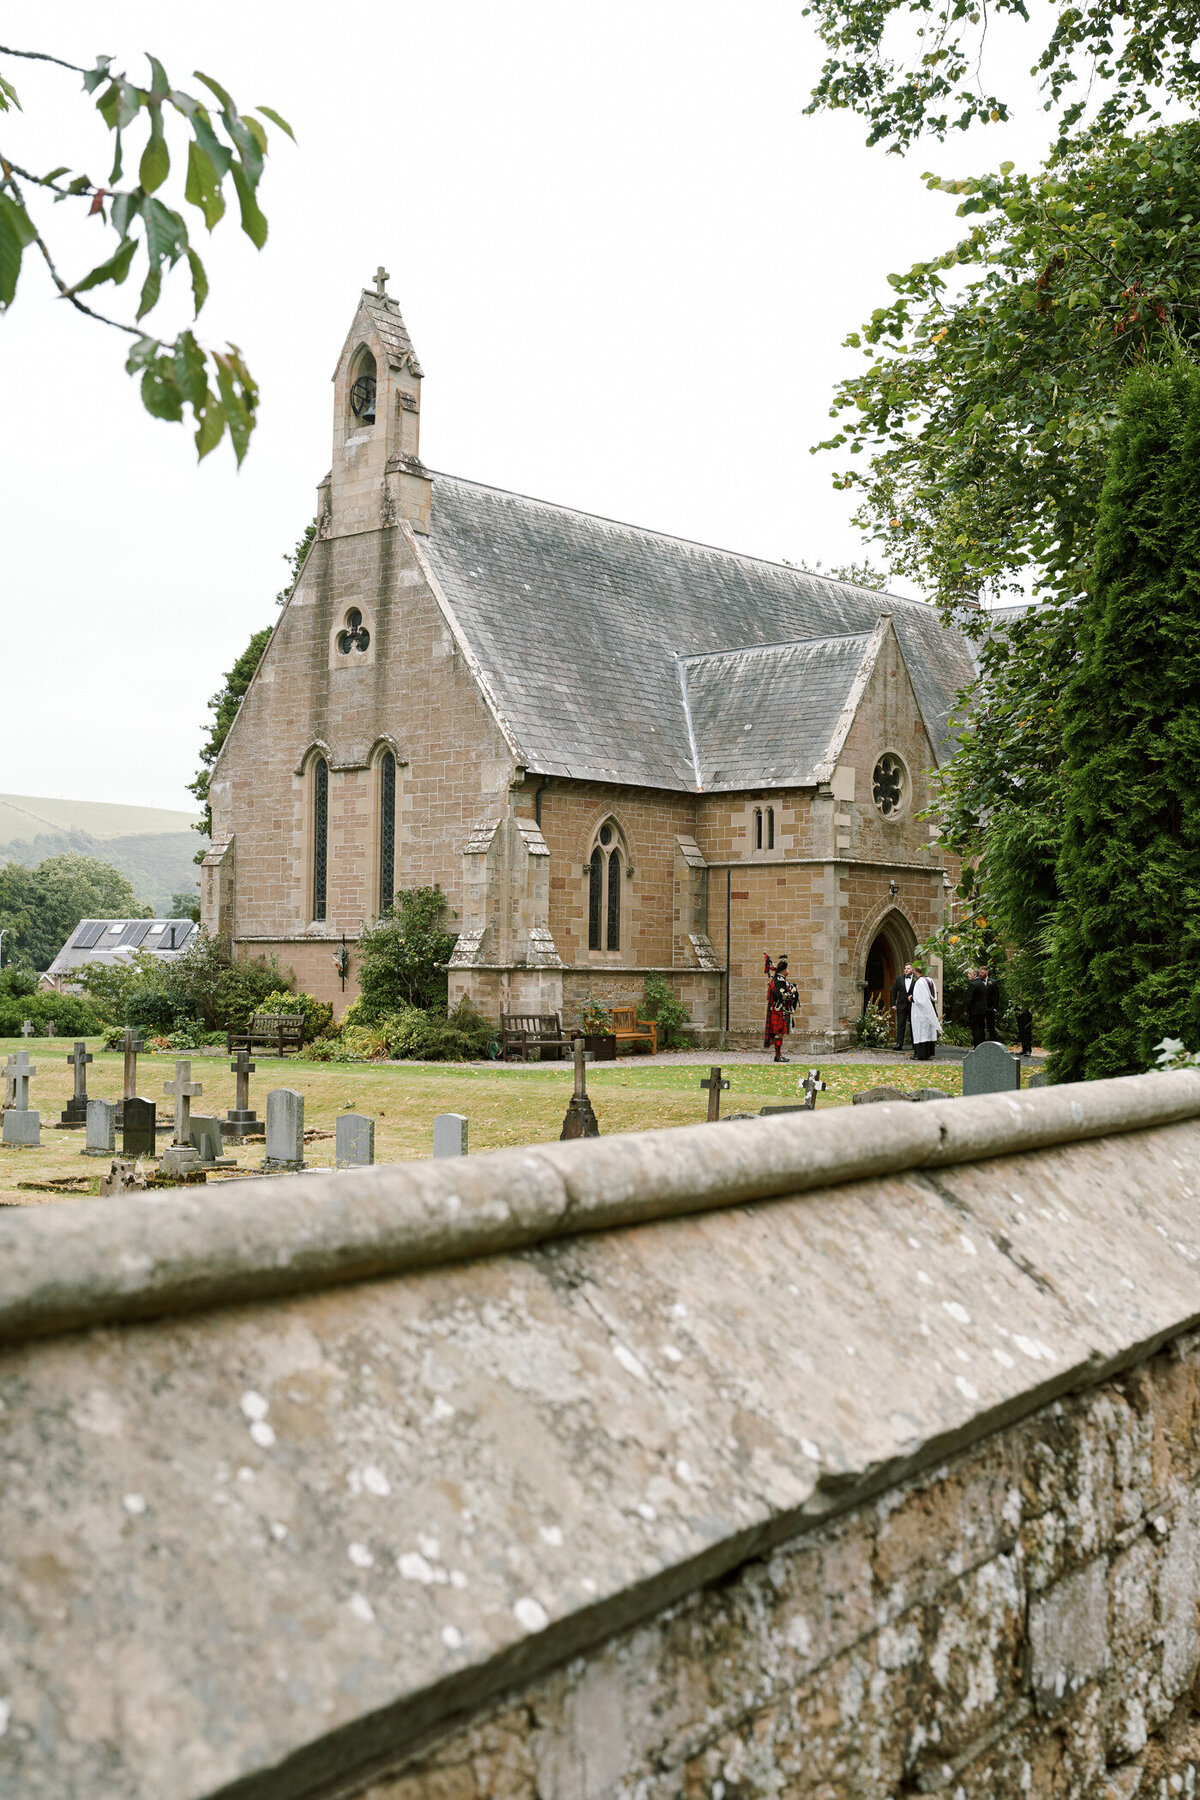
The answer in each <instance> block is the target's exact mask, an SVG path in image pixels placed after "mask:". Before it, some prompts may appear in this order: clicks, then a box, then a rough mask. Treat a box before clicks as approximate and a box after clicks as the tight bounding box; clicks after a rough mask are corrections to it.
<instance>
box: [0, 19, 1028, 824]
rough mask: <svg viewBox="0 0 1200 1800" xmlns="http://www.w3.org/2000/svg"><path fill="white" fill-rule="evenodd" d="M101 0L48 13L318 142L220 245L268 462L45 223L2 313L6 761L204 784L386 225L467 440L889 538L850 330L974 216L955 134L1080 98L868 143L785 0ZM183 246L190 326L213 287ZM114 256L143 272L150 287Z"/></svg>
mask: <svg viewBox="0 0 1200 1800" xmlns="http://www.w3.org/2000/svg"><path fill="white" fill-rule="evenodd" d="M103 11H104V13H105V14H107V15H108V16H107V17H106V18H105V19H104V20H103V22H98V19H99V17H100V15H99V13H98V10H97V8H96V7H95V6H94V5H86V6H85V5H83V4H67V3H58V0H43V3H42V5H41V6H39V7H38V8H37V9H32V8H25V9H22V16H23V19H24V21H25V25H24V32H23V34H21V35H18V36H17V37H16V38H15V40H14V41H16V42H17V43H19V44H20V45H21V47H23V48H34V49H43V50H49V51H52V52H54V53H55V54H58V55H61V56H64V57H66V58H68V59H70V60H72V61H76V62H80V63H89V62H90V61H91V60H92V58H93V57H94V56H95V55H96V54H97V53H99V52H101V51H104V52H109V53H112V54H113V55H114V56H115V57H117V58H119V59H125V60H126V62H127V63H128V65H129V66H130V69H131V72H132V73H133V74H134V75H135V78H141V77H142V76H143V73H144V70H145V65H144V63H143V62H142V61H141V55H140V53H141V52H142V51H144V50H146V49H149V50H152V51H153V52H154V53H155V54H156V55H157V56H159V58H160V59H161V60H162V61H163V62H164V63H165V65H166V68H167V71H168V74H169V75H170V77H171V79H172V81H173V82H175V83H176V85H178V86H181V87H190V88H192V89H193V90H195V89H196V87H197V84H196V83H195V81H194V79H193V77H192V71H193V70H194V69H197V68H200V69H203V70H204V71H205V72H206V73H209V74H213V75H215V76H216V78H217V79H218V80H219V81H221V82H223V83H224V85H225V86H227V87H228V88H229V89H230V90H231V92H232V93H233V95H234V97H235V99H236V100H237V102H238V103H239V105H241V106H243V107H246V108H249V107H250V106H252V105H255V104H258V103H264V102H265V103H266V104H268V105H271V106H273V107H275V108H276V109H277V110H278V111H279V112H281V113H282V114H283V115H284V117H285V118H288V119H289V120H290V122H291V123H292V125H293V126H294V128H295V131H296V134H297V138H298V140H299V141H298V145H297V146H296V147H293V146H292V145H291V144H289V143H288V142H287V140H286V139H285V138H284V137H283V135H282V134H281V133H279V132H273V133H272V139H271V151H272V154H271V157H270V161H269V164H268V168H267V173H266V175H265V177H264V180H263V185H262V188H261V189H260V196H261V200H262V204H263V207H264V210H265V211H266V213H267V215H268V218H269V220H270V238H269V241H268V243H267V246H266V249H265V250H264V251H263V252H262V253H261V254H259V253H256V252H255V251H254V250H253V248H252V247H251V246H250V245H249V243H248V242H247V241H246V240H245V239H244V238H242V237H241V236H240V234H239V233H237V231H236V228H235V218H234V214H235V209H234V208H233V205H232V196H231V212H230V215H227V218H226V220H225V221H223V222H222V224H221V225H220V226H219V227H218V229H217V232H216V234H215V236H214V237H213V238H212V239H211V240H207V241H206V243H205V244H201V245H200V247H201V249H202V252H203V253H204V254H205V255H206V258H207V260H208V264H209V272H210V278H211V281H212V290H213V291H212V297H211V299H210V301H209V303H208V306H207V307H206V309H205V311H204V313H203V314H202V316H201V321H200V326H199V328H198V329H199V330H200V331H201V333H202V334H203V335H204V336H205V338H206V339H207V340H208V341H209V342H212V343H220V342H222V341H223V340H224V339H225V338H230V339H233V340H234V341H236V342H237V343H238V344H239V345H240V346H241V348H242V350H243V352H244V354H245V356H246V358H247V360H248V362H249V364H250V367H251V369H252V370H253V372H254V374H255V376H256V377H257V379H258V381H259V383H260V387H261V393H262V399H261V411H260V421H261V422H260V425H259V428H258V431H257V432H256V433H255V437H254V440H253V445H252V448H251V451H250V454H249V457H248V458H247V461H246V463H245V464H244V466H243V468H242V470H241V472H240V473H238V472H237V471H236V470H235V467H234V464H233V458H232V455H231V453H230V451H229V449H228V447H227V446H222V448H221V449H220V450H219V451H218V452H216V453H215V454H214V455H213V456H211V457H210V458H209V459H208V460H207V461H206V462H205V463H204V465H203V466H202V467H200V468H197V465H196V461H195V454H194V450H193V447H192V445H191V440H190V436H189V434H188V433H187V432H186V431H185V430H183V429H181V428H180V427H179V426H172V425H166V424H162V423H159V422H157V421H154V420H151V419H150V418H149V417H148V415H147V414H145V413H144V412H143V411H142V408H141V405H140V401H139V399H138V396H137V393H136V390H135V388H134V385H133V383H132V382H131V381H130V379H129V378H128V377H127V376H126V375H125V374H124V372H123V367H122V365H123V361H124V355H125V349H124V345H123V340H122V339H121V338H120V337H119V336H118V335H117V334H116V333H115V332H111V331H107V330H105V329H104V328H103V327H100V326H97V325H91V324H89V323H87V322H86V321H83V320H81V319H79V318H78V316H77V315H75V314H73V313H72V312H71V310H70V309H69V308H67V307H65V306H63V305H62V304H61V303H59V302H57V301H56V300H55V299H54V298H53V291H52V289H51V288H50V286H49V283H48V280H47V279H46V278H45V277H44V275H43V273H42V271H41V269H40V268H39V267H38V266H37V265H36V263H35V259H34V257H33V255H29V256H28V257H27V259H26V271H27V272H26V274H25V277H24V279H23V281H22V286H21V289H20V291H19V293H18V296H17V300H16V303H15V305H14V306H13V307H12V309H11V310H10V312H9V314H8V316H7V317H5V318H2V319H0V371H2V381H3V386H2V388H0V393H2V395H3V399H2V401H0V407H2V415H0V416H2V418H3V431H2V432H0V496H2V498H0V507H2V509H3V512H2V525H3V555H2V559H0V595H2V608H0V614H2V628H0V792H8V793H20V794H31V795H47V796H61V797H67V798H81V799H91V800H112V801H122V802H127V803H135V804H141V805H159V806H169V807H178V806H184V805H190V804H191V802H190V799H189V796H188V795H187V793H186V789H185V784H186V783H187V781H188V780H189V779H190V778H191V777H192V775H193V774H194V772H195V769H196V756H197V750H198V747H199V744H200V742H201V739H202V734H203V732H204V729H205V724H206V720H207V716H208V715H207V713H206V702H207V700H208V698H209V696H210V694H212V693H213V691H214V690H215V689H216V688H217V687H218V685H219V683H220V679H221V674H222V671H223V670H225V669H227V668H228V667H229V665H230V664H231V662H232V661H233V660H234V658H235V657H236V656H237V655H238V654H240V652H241V651H242V650H243V649H244V648H245V644H246V640H247V638H248V637H249V635H250V633H251V632H252V631H254V630H256V629H258V628H259V627H261V626H262V625H264V624H269V623H271V622H272V621H273V620H274V619H275V617H276V616H277V614H276V608H275V606H274V595H275V593H276V591H277V590H278V589H279V587H280V586H281V585H282V583H283V580H284V578H285V570H284V566H283V563H282V561H281V556H282V553H283V552H284V551H285V550H286V549H288V548H289V547H290V546H291V545H292V544H293V543H294V542H295V540H296V538H297V537H298V536H299V534H300V533H301V531H302V530H303V528H304V526H305V525H306V524H307V522H308V521H309V520H310V519H311V518H312V516H313V512H314V509H315V495H314V489H315V485H316V483H317V481H318V480H319V479H320V477H321V476H322V475H323V474H324V472H325V470H326V469H327V468H328V466H329V462H330V432H331V405H332V390H331V387H330V376H331V374H332V372H333V367H334V363H335V361H336V359H337V355H338V352H339V350H340V348H341V344H342V341H343V339H344V337H345V334H346V330H347V328H348V326H349V324H350V321H351V319H352V317H353V314H354V310H355V306H356V303H357V299H358V294H359V290H360V289H361V287H362V286H363V285H364V283H366V282H367V281H368V280H369V278H370V277H371V275H372V273H373V271H374V269H375V267H376V265H377V264H378V263H379V262H380V261H381V260H382V262H383V263H384V265H385V266H386V268H387V269H388V270H389V271H390V272H391V283H390V292H391V293H392V294H393V295H394V296H395V297H396V298H397V299H398V300H399V302H400V305H401V308H402V310H403V313H404V317H405V320H406V322H407V324H408V327H409V330H410V332H411V334H412V338H413V342H414V343H415V345H416V348H417V352H418V355H419V356H420V359H421V363H422V365H423V367H424V370H425V377H426V379H425V383H424V390H423V399H422V450H423V453H424V456H425V460H426V461H427V462H428V464H429V465H430V466H431V467H432V468H433V469H435V470H437V469H445V470H449V471H452V472H454V473H455V474H458V475H463V476H468V477H471V478H474V479H477V480H480V481H486V482H492V483H495V484H496V485H498V486H501V487H507V488H514V489H517V490H520V491H521V492H524V493H528V494H534V495H538V496H541V497H543V498H546V499H550V500H555V501H561V502H563V503H565V504H567V505H571V506H578V507H581V508H584V509H585V510H588V511H593V512H598V513H604V514H607V515H609V516H611V517H615V518H618V519H628V520H633V521H635V522H637V523H639V524H644V525H648V526H654V527H657V528H659V529H662V530H666V531H671V532H676V533H679V534H681V535H683V536H686V537H692V538H698V539H702V540H704V541H707V542H709V543H714V544H720V545H726V546H729V547H732V548H735V549H741V550H747V551H752V552H755V553H757V554H760V555H765V556H769V557H787V558H788V559H789V560H791V561H794V562H803V563H808V564H810V565H811V563H812V562H813V561H814V560H816V559H819V560H821V561H823V562H825V563H826V564H829V563H837V562H839V561H843V560H847V559H850V558H852V557H858V556H861V555H862V553H863V543H862V540H861V538H860V535H859V534H858V533H857V532H856V531H855V530H854V528H853V527H852V526H851V524H850V522H849V517H850V512H851V505H850V500H849V496H846V495H842V494H839V493H836V492H834V491H833V489H832V488H831V486H830V468H831V459H830V458H829V457H828V456H817V457H814V456H811V455H810V454H809V447H810V446H811V445H812V444H814V443H816V442H817V441H818V440H819V439H820V438H822V437H824V436H825V435H827V433H828V431H829V429H830V421H829V419H828V407H829V401H830V397H831V394H832V391H833V387H834V384H835V382H836V380H837V379H838V378H839V377H840V376H841V375H843V374H845V373H847V372H850V371H851V370H853V369H854V368H855V367H856V366H857V363H858V359H857V358H856V357H855V356H854V355H853V353H851V352H849V351H844V350H841V349H840V348H839V345H840V343H841V340H842V338H843V337H844V336H845V334H846V333H847V332H848V331H850V330H853V329H854V328H855V327H856V326H858V325H859V324H860V323H861V322H862V320H863V319H864V318H865V317H866V316H867V315H868V314H869V313H870V312H871V310H872V309H873V308H874V307H875V306H878V305H882V304H884V303H885V302H886V300H887V298H888V296H889V293H890V290H889V288H888V285H887V275H888V273H889V271H891V270H894V269H898V268H903V267H907V266H908V264H909V263H911V262H912V261H914V260H916V259H917V258H918V257H924V256H926V255H928V254H931V253H933V252H935V251H938V250H940V249H942V248H944V247H945V246H946V245H947V244H948V243H952V242H953V241H954V240H955V239H956V238H957V237H958V236H960V235H961V232H962V226H961V224H960V223H959V222H958V221H957V220H956V219H955V216H954V203H953V202H952V201H950V200H948V199H947V198H946V197H945V196H942V195H932V194H929V193H927V192H926V190H925V188H924V186H923V185H922V183H921V181H920V175H921V172H922V170H924V169H926V168H930V167H934V168H936V169H937V170H938V171H939V172H943V173H954V174H962V173H966V172H968V171H969V170H970V169H974V168H978V167H982V166H992V165H994V163H995V162H996V161H998V160H999V158H1000V157H1001V156H1002V155H1010V156H1012V155H1015V156H1017V157H1018V158H1019V159H1020V160H1021V161H1023V162H1024V163H1026V164H1029V163H1032V162H1033V161H1035V160H1036V157H1037V153H1038V148H1039V146H1040V144H1041V141H1042V138H1043V135H1044V129H1045V127H1044V124H1043V121H1042V115H1041V114H1040V111H1036V110H1034V108H1033V107H1032V106H1031V107H1030V120H1029V123H1028V125H1026V126H1022V125H1021V124H1020V123H1018V124H1017V125H1015V126H1013V127H1011V128H1008V129H1006V130H1005V132H1004V133H1003V136H1001V134H1000V133H994V134H991V135H989V137H988V139H987V140H986V141H980V142H977V141H976V140H974V139H972V140H971V141H970V142H969V144H964V143H963V142H962V141H961V140H958V141H956V142H955V143H954V144H953V145H952V146H950V147H949V148H941V147H938V146H936V145H930V146H925V147H922V148H920V149H918V150H917V151H915V152H914V153H913V154H912V155H910V156H909V157H908V158H907V159H900V158H896V157H889V156H886V155H885V154H883V153H882V151H880V150H878V149H876V150H873V151H868V150H867V149H865V147H864V145H863V139H864V137H865V127H864V125H863V123H862V122H861V121H860V120H857V119H852V118H850V117H848V116H847V115H838V116H831V115H821V116H818V117H815V118H805V117H804V116H803V108H804V105H805V102H806V99H807V94H808V89H809V87H810V86H811V83H812V80H813V78H814V75H815V73H816V70H817V68H818V67H819V64H820V60H821V56H820V46H819V43H818V41H817V39H816V36H815V33H814V32H813V30H812V26H811V21H809V20H805V19H803V18H801V17H800V7H799V5H796V4H788V5H785V4H775V3H770V0H764V3H761V4H755V3H753V0H751V3H743V4H742V5H740V6H737V7H734V6H727V5H717V4H711V3H707V0H693V3H691V4H687V5H684V4H673V3H658V0H637V3H636V4H627V3H624V0H616V3H614V0H605V3H604V4H579V0H576V3H575V4H573V5H565V6H564V5H563V4H562V0H486V3H484V0H443V3H442V4H440V5H438V6H430V5H429V4H428V3H427V0H423V3H422V4H420V5H414V4H412V3H411V0H399V3H392V4H383V5H379V6H376V7H373V8H368V9H366V10H363V9H361V8H355V9H349V8H348V9H347V10H346V11H345V13H342V12H340V10H339V9H338V8H336V7H335V8H330V7H328V6H321V7H317V6H315V5H311V4H308V3H306V0H294V3H293V4H292V5H290V6H288V7H282V6H276V5H259V6H247V5H245V4H244V3H243V4H240V5H233V4H230V3H229V0H208V4H207V5H206V6H204V7H203V8H199V7H197V8H192V7H186V8H185V7H164V6H162V5H161V4H154V5H148V4H122V5H121V6H120V7H116V8H106V9H103ZM15 31H16V26H15V25H13V24H10V25H7V26H6V27H5V34H6V36H9V35H10V34H12V33H14V32H15ZM1025 60H1026V61H1027V60H1028V58H1027V57H1026V58H1025ZM2 66H3V67H4V71H5V73H6V74H7V75H9V76H11V77H13V78H15V80H16V82H17V84H18V87H19V90H20V93H21V97H22V100H23V101H24V103H25V106H26V112H25V113H24V114H23V115H20V114H18V115H9V116H8V117H3V116H0V149H2V150H3V151H4V153H5V154H6V155H8V156H9V157H10V158H12V159H13V160H16V161H19V162H22V163H24V164H26V166H33V167H41V168H46V169H48V168H50V167H52V166H54V165H56V164H59V163H69V164H70V165H71V166H72V167H73V168H85V169H87V170H89V171H90V172H92V173H94V174H95V175H97V176H100V175H101V174H103V173H106V172H107V161H106V158H107V156H108V154H109V152H108V141H107V134H106V133H105V132H104V131H103V129H102V127H101V126H100V124H99V121H98V120H96V121H95V122H93V120H92V118H91V116H90V113H89V111H88V107H87V105H86V104H85V103H84V102H83V101H82V100H81V99H80V97H79V96H78V92H77V86H76V78H75V77H74V76H71V75H68V74H66V73H65V72H58V73H55V72H51V71H45V70H43V69H41V68H40V67H39V66H37V65H28V64H26V65H14V64H13V63H12V62H11V61H8V60H7V59H6V60H5V61H4V63H3V65H2ZM139 148H140V143H139ZM187 210H188V212H189V222H190V219H191V217H193V216H194V218H195V225H194V226H193V227H192V229H193V231H194V235H195V236H196V238H197V241H199V240H200V239H202V238H203V236H204V234H203V228H202V225H201V223H200V220H199V215H198V214H196V215H192V213H191V209H187ZM45 216H46V218H47V223H48V226H49V229H50V230H51V231H52V232H57V233H59V234H60V241H61V242H62V243H63V244H64V245H65V247H66V248H65V252H64V255H63V263H64V265H65V267H66V269H67V270H68V272H70V273H72V274H75V275H78V274H79V273H81V272H82V271H83V270H84V269H86V268H87V267H88V266H90V264H91V262H92V261H95V260H99V258H100V256H101V254H107V253H108V251H107V250H101V248H100V245H101V243H102V239H103V235H104V234H103V233H102V232H101V230H100V228H99V226H98V225H97V224H96V223H95V222H93V223H92V224H91V225H90V226H89V225H87V224H86V223H84V222H82V221H81V222H79V223H75V222H73V221H71V220H70V219H68V217H67V207H66V206H61V207H57V208H54V209H50V210H49V211H48V213H47V214H46V215H45ZM173 280H174V281H176V282H177V283H178V285H179V289H180V298H179V302H178V305H177V306H176V308H175V309H174V310H172V309H171V308H166V309H164V311H163V314H162V322H161V324H160V325H159V326H158V329H159V331H160V332H164V333H165V334H166V335H173V333H174V331H175V330H176V329H177V328H178V327H179V326H180V325H182V324H184V323H187V322H188V313H187V309H186V306H185V304H184V303H185V300H186V280H185V278H181V277H180V276H179V275H176V276H175V277H174V278H173ZM101 292H102V294H103V295H104V297H105V300H106V303H107V304H109V305H110V306H112V307H113V309H114V310H116V308H117V307H118V306H121V307H126V306H128V307H130V308H131V307H132V304H133V294H134V289H133V284H132V283H130V284H129V288H128V290H118V291H117V293H116V297H115V298H113V297H112V296H113V295H114V290H112V289H105V290H101ZM158 317H159V315H158V314H156V315H155V318H156V319H157V318H158ZM579 678H580V679H581V680H586V671H579Z"/></svg>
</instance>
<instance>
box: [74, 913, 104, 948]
mask: <svg viewBox="0 0 1200 1800" xmlns="http://www.w3.org/2000/svg"><path fill="white" fill-rule="evenodd" d="M107 930H108V925H107V922H106V921H105V920H103V919H101V920H100V921H99V922H97V921H96V920H95V919H89V920H88V921H87V923H86V924H85V925H83V926H82V927H81V928H80V929H79V931H77V932H76V934H75V941H74V943H73V944H72V945H71V949H72V950H92V949H94V948H95V946H96V945H97V944H98V943H99V942H100V939H101V938H102V937H103V936H104V933H105V932H106V931H107Z"/></svg>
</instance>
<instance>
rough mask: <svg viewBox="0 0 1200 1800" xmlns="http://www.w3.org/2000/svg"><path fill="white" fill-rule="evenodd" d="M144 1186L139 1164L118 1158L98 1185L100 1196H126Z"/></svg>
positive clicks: (143, 1176)
mask: <svg viewBox="0 0 1200 1800" xmlns="http://www.w3.org/2000/svg"><path fill="white" fill-rule="evenodd" d="M134 1098H136V1096H134ZM141 1104H142V1105H144V1106H149V1105H150V1102H149V1101H148V1100H146V1101H143V1102H142V1103H141ZM145 1185H146V1177H145V1174H144V1173H143V1171H142V1166H141V1164H140V1163H134V1162H125V1161H123V1160H122V1159H121V1158H119V1157H118V1158H115V1159H114V1161H113V1165H112V1168H111V1169H110V1170H109V1171H108V1174H107V1175H106V1176H105V1177H104V1179H103V1181H102V1182H101V1183H100V1192H101V1193H102V1194H128V1193H131V1192H132V1191H133V1189H134V1188H144V1187H145Z"/></svg>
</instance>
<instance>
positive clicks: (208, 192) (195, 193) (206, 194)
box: [183, 142, 225, 231]
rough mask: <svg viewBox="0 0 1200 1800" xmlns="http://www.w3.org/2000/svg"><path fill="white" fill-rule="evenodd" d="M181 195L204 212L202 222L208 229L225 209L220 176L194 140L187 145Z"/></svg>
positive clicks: (204, 151) (205, 152)
mask: <svg viewBox="0 0 1200 1800" xmlns="http://www.w3.org/2000/svg"><path fill="white" fill-rule="evenodd" d="M183 197H184V199H185V200H186V201H187V202H188V203H189V205H191V206H198V207H199V208H200V211H201V212H202V213H203V214H204V223H205V225H206V226H207V227H208V229H209V230H210V231H211V230H212V228H213V226H214V225H215V224H216V222H217V220H218V219H219V218H221V216H222V214H223V213H224V211H225V196H224V194H223V193H222V192H221V177H220V176H219V175H218V174H217V171H216V170H215V169H214V167H213V164H212V158H211V157H210V156H209V154H208V152H207V151H206V150H203V149H202V148H201V147H200V145H199V144H198V143H194V142H193V143H191V144H189V145H188V172H187V183H186V185H185V187H184V190H183Z"/></svg>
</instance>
